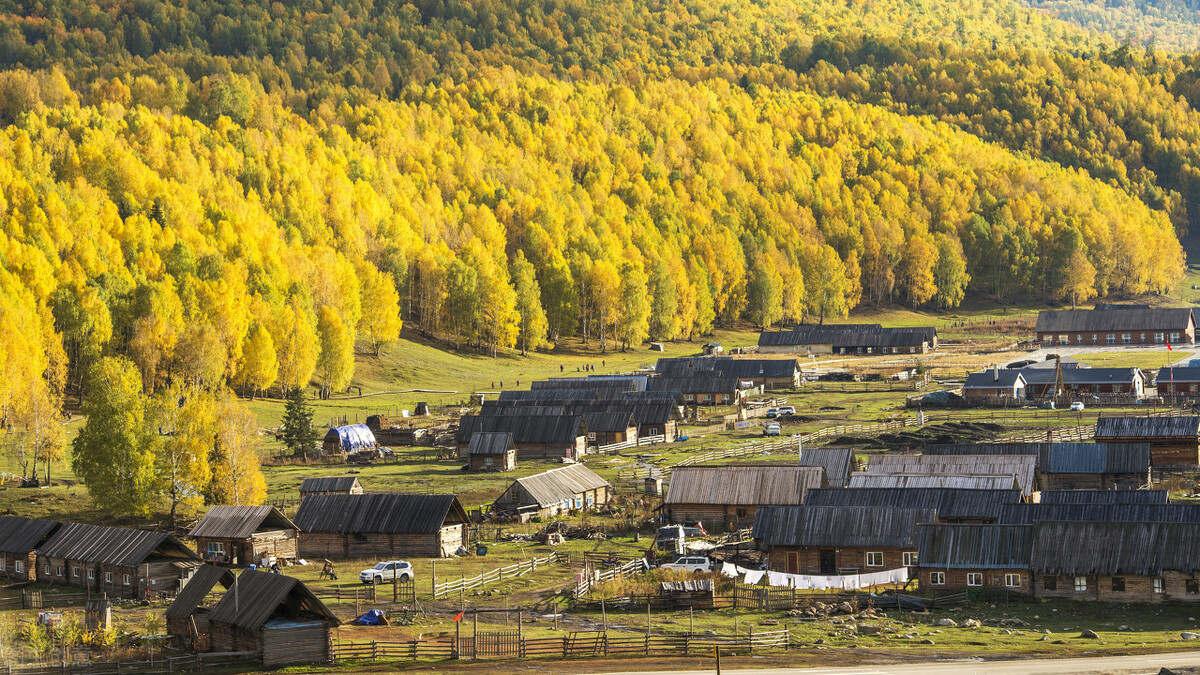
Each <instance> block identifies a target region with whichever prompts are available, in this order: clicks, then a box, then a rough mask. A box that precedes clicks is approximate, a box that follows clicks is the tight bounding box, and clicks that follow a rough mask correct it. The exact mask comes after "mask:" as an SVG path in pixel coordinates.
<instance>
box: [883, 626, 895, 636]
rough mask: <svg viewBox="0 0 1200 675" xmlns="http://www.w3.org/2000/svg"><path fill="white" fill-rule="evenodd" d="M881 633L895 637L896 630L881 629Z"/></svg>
mask: <svg viewBox="0 0 1200 675" xmlns="http://www.w3.org/2000/svg"><path fill="white" fill-rule="evenodd" d="M883 632H885V633H887V634H889V635H895V634H896V629H895V628H884V629H883Z"/></svg>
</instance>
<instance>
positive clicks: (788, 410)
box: [779, 405, 796, 417]
mask: <svg viewBox="0 0 1200 675" xmlns="http://www.w3.org/2000/svg"><path fill="white" fill-rule="evenodd" d="M795 414H796V406H792V405H785V406H783V407H781V408H780V409H779V416H780V417H783V416H784V415H795Z"/></svg>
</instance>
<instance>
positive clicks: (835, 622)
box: [829, 617, 846, 626]
mask: <svg viewBox="0 0 1200 675" xmlns="http://www.w3.org/2000/svg"><path fill="white" fill-rule="evenodd" d="M829 623H831V624H833V625H835V626H840V625H842V624H844V623H846V622H845V621H844V620H842V619H839V618H837V617H834V618H832V619H830V620H829Z"/></svg>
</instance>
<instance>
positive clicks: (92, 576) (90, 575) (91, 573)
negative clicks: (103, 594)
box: [88, 567, 96, 581]
mask: <svg viewBox="0 0 1200 675" xmlns="http://www.w3.org/2000/svg"><path fill="white" fill-rule="evenodd" d="M95 578H96V570H94V569H92V568H90V567H89V568H88V581H91V580H92V579H95Z"/></svg>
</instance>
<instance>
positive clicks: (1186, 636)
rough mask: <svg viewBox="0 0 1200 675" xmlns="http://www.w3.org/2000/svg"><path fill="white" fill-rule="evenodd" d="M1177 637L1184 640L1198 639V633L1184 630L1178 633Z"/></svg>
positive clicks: (1199, 637)
mask: <svg viewBox="0 0 1200 675" xmlns="http://www.w3.org/2000/svg"><path fill="white" fill-rule="evenodd" d="M1179 637H1181V638H1183V639H1184V640H1200V633H1192V632H1190V631H1186V630H1185V631H1183V632H1182V633H1180V634H1179Z"/></svg>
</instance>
